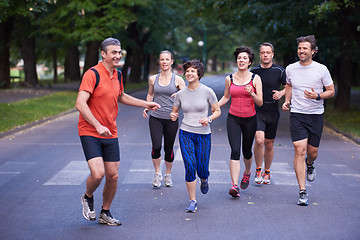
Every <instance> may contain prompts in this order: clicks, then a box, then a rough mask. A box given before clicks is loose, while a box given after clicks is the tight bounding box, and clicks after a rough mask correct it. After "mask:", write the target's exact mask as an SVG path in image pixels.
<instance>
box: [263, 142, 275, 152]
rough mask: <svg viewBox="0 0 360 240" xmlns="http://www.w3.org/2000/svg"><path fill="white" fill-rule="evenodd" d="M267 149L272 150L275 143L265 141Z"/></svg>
mask: <svg viewBox="0 0 360 240" xmlns="http://www.w3.org/2000/svg"><path fill="white" fill-rule="evenodd" d="M265 148H266V149H267V150H272V149H273V148H274V141H265Z"/></svg>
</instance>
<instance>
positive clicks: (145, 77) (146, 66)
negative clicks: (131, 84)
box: [143, 53, 150, 82]
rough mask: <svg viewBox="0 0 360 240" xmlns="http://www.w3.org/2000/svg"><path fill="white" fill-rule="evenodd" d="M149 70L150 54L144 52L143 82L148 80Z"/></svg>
mask: <svg viewBox="0 0 360 240" xmlns="http://www.w3.org/2000/svg"><path fill="white" fill-rule="evenodd" d="M149 72H150V54H148V53H146V54H145V58H144V74H143V81H144V82H146V81H147V80H148V78H149Z"/></svg>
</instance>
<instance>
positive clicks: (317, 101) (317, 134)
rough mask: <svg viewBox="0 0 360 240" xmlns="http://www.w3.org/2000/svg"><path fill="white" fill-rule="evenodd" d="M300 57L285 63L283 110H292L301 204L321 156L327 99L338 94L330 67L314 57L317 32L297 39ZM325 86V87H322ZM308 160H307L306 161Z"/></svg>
mask: <svg viewBox="0 0 360 240" xmlns="http://www.w3.org/2000/svg"><path fill="white" fill-rule="evenodd" d="M297 43H298V48H297V54H298V57H299V59H300V61H298V62H295V63H293V64H290V65H289V66H287V67H286V86H285V102H284V104H283V105H282V109H283V110H284V111H289V110H290V108H289V107H291V110H290V132H291V138H292V142H293V145H294V149H295V156H294V169H295V174H296V178H297V181H298V184H299V188H300V193H299V195H300V197H299V201H298V205H302V206H307V205H308V204H309V200H308V195H307V192H306V186H305V175H307V179H308V181H310V182H312V181H314V178H315V167H314V165H313V163H314V161H315V160H316V158H317V156H318V149H319V145H320V138H321V134H322V129H323V120H324V118H323V113H324V100H323V99H327V98H331V97H333V96H334V95H335V89H334V83H333V80H332V78H331V75H330V73H329V70H328V69H327V68H326V66H324V65H323V64H320V63H318V62H315V61H313V60H312V59H313V57H314V56H315V54H316V53H317V50H318V48H317V46H316V40H315V36H314V35H310V36H306V37H299V38H298V39H297ZM324 87H325V91H323V89H324ZM305 163H306V164H305Z"/></svg>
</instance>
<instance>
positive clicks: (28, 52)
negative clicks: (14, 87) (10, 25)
mask: <svg viewBox="0 0 360 240" xmlns="http://www.w3.org/2000/svg"><path fill="white" fill-rule="evenodd" d="M35 45H36V42H35V38H33V37H32V38H29V37H25V38H24V40H23V44H22V47H21V57H22V59H23V60H24V72H25V83H26V84H27V85H31V86H33V87H35V86H37V85H38V84H39V81H38V77H37V72H36V54H35Z"/></svg>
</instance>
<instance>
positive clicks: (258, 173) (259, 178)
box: [255, 168, 263, 184]
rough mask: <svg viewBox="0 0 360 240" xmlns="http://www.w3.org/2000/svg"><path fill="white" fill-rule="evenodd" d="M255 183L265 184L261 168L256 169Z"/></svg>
mask: <svg viewBox="0 0 360 240" xmlns="http://www.w3.org/2000/svg"><path fill="white" fill-rule="evenodd" d="M255 183H256V184H262V183H263V176H262V172H261V168H256V173H255Z"/></svg>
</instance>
